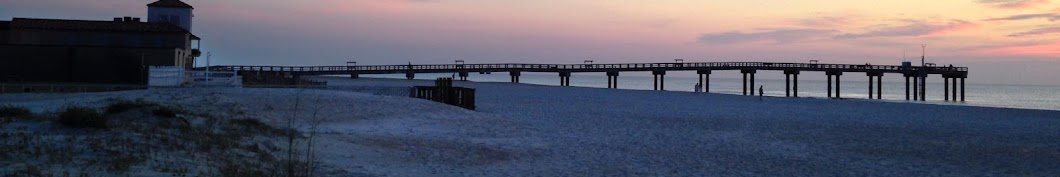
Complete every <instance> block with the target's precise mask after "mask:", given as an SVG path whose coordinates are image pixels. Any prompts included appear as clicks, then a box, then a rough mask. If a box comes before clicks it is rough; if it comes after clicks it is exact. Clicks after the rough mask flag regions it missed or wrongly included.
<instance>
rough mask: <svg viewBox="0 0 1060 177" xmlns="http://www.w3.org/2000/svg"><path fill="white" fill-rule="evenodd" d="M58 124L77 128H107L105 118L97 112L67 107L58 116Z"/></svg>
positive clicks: (89, 109) (90, 109) (83, 108)
mask: <svg viewBox="0 0 1060 177" xmlns="http://www.w3.org/2000/svg"><path fill="white" fill-rule="evenodd" d="M57 122H59V124H62V125H66V126H70V127H77V128H98V129H106V128H107V118H106V117H103V114H100V113H99V111H96V110H95V109H92V108H87V107H77V106H72V107H67V108H66V109H65V110H63V112H62V113H60V114H59V119H58V120H57Z"/></svg>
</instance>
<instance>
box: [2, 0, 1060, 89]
mask: <svg viewBox="0 0 1060 177" xmlns="http://www.w3.org/2000/svg"><path fill="white" fill-rule="evenodd" d="M152 1H153V0H92V1H84V0H0V20H10V19H11V18H12V17H24V18H67V19H86V20H108V19H110V18H112V17H117V16H140V17H142V16H144V15H145V14H146V13H147V12H146V11H147V8H146V6H145V5H146V4H147V3H150V2H152ZM185 2H187V3H188V4H191V5H192V6H195V10H194V13H195V18H194V19H193V20H194V27H193V28H194V30H193V33H195V34H196V35H198V36H200V37H202V38H203V41H202V45H203V50H204V51H206V52H211V53H212V54H213V57H212V58H213V61H214V64H240V65H343V64H344V62H346V61H357V62H359V63H360V64H362V65H370V64H405V63H408V62H412V63H420V64H431V63H452V62H453V60H456V59H463V60H466V61H467V62H468V63H497V62H504V63H509V62H518V63H580V62H581V61H582V60H586V59H592V60H595V61H596V62H597V63H620V62H671V61H673V59H675V58H682V59H685V61H686V62H697V61H774V62H806V61H808V60H811V59H816V60H820V61H821V62H822V63H873V64H895V65H896V64H899V62H901V60H902V55H903V53H907V55H908V56H909V59H910V60H913V59H916V61H918V62H919V57H920V54H921V44H926V45H927V58H928V62H934V63H938V64H942V65H948V64H954V65H958V66H969V67H972V68H971V69H972V72H971V76H970V77H971V78H969V79H970V80H971V81H973V82H980V83H1019V84H1051V85H1057V84H1060V79H1053V76H1054V75H1058V74H1060V71H1058V70H1060V69H1055V68H1056V67H1057V66H1060V57H1058V56H1060V55H1058V54H1060V25H1057V24H1058V23H1057V22H1058V21H1060V2H1050V1H1048V0H932V1H923V0H893V1H850V0H799V1H778V0H741V1H731V0H724V1H714V0H664V1H643V0H606V1H605V0H595V1H583V0H532V1H515V0H305V1H288V0H213V1H207V0H185Z"/></svg>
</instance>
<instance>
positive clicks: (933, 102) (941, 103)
mask: <svg viewBox="0 0 1060 177" xmlns="http://www.w3.org/2000/svg"><path fill="white" fill-rule="evenodd" d="M309 78H327V79H328V80H346V79H349V78H343V77H338V76H313V77H309ZM359 79H377V80H384V81H386V80H391V81H394V82H417V83H418V84H415V86H429V85H433V84H434V83H433V80H429V79H414V80H407V79H400V78H377V77H361V78H359ZM460 82H468V83H483V84H521V85H531V86H542V87H550V88H583V89H601V90H624V91H647V92H660V93H690V94H696V93H694V92H691V91H683V90H681V91H676V90H661V91H659V90H643V89H623V88H619V89H607V88H601V87H592V86H557V85H548V84H536V83H510V82H492V81H485V82H482V81H471V80H468V81H454V84H455V85H459V84H457V83H460ZM400 86H413V85H400ZM1050 87H1054V86H1050ZM698 94H704V95H726V96H741V97H749V98H752V97H758V96H750V95H740V94H738V93H736V92H733V93H727V92H709V93H698ZM765 97H766V98H774V99H813V100H836V101H845V100H849V101H864V102H880V103H904V104H920V105H937V106H962V107H976V108H998V109H1017V110H1028V111H1060V110H1055V109H1045V108H1024V107H1004V106H991V105H981V104H975V103H968V102H944V101H936V100H929V101H912V100H890V99H882V100H880V99H866V98H846V97H844V98H826V97H818V96H800V97H784V96H770V95H769V94H767V95H766V96H765Z"/></svg>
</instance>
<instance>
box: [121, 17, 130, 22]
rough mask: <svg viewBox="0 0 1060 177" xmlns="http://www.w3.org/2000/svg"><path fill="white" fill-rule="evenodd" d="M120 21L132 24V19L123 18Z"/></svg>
mask: <svg viewBox="0 0 1060 177" xmlns="http://www.w3.org/2000/svg"><path fill="white" fill-rule="evenodd" d="M122 21H124V22H132V17H124V18H122Z"/></svg>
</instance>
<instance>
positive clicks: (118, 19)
mask: <svg viewBox="0 0 1060 177" xmlns="http://www.w3.org/2000/svg"><path fill="white" fill-rule="evenodd" d="M114 21H116V22H120V21H122V20H121V17H114Z"/></svg>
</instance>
